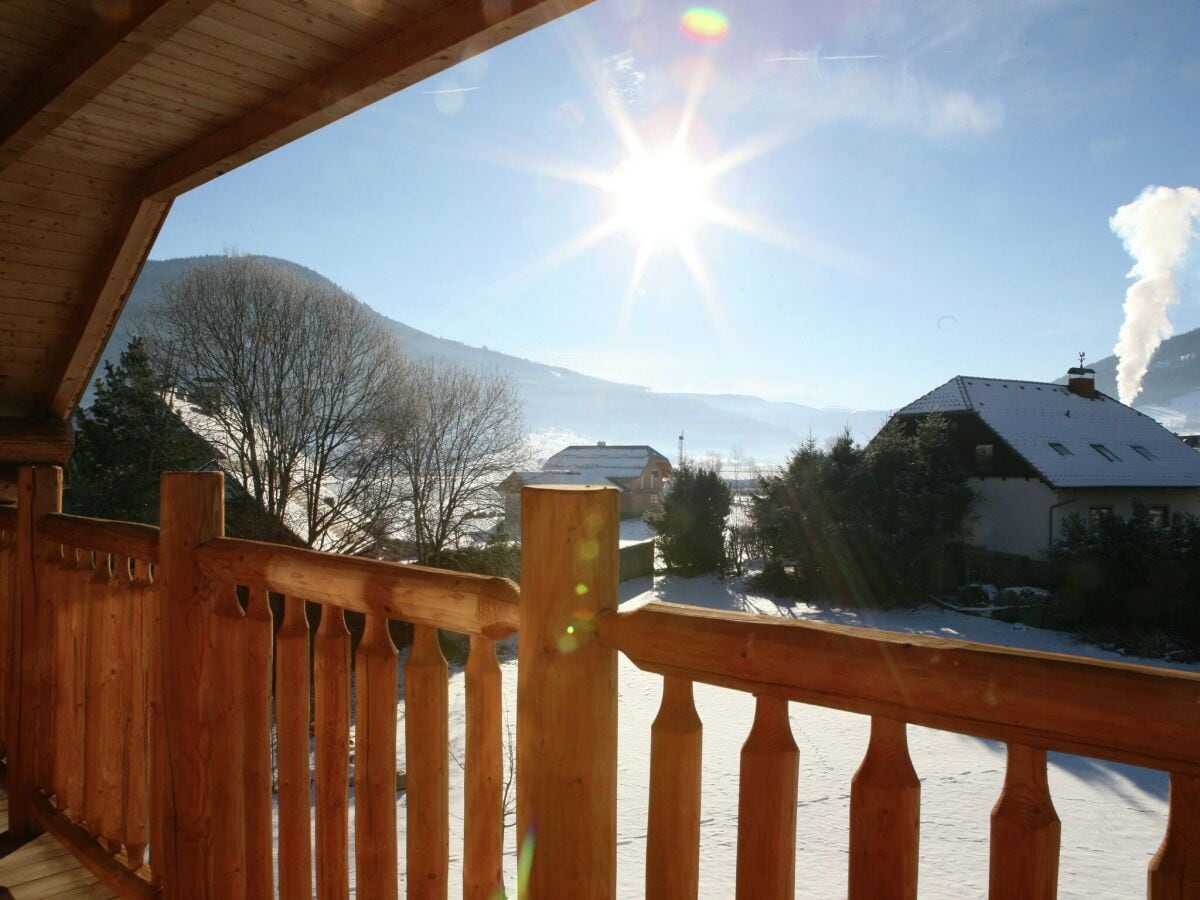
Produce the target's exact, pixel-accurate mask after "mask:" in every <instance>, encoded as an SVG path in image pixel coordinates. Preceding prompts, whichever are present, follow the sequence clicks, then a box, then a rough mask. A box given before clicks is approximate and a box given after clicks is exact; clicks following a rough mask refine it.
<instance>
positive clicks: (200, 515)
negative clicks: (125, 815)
mask: <svg viewBox="0 0 1200 900" xmlns="http://www.w3.org/2000/svg"><path fill="white" fill-rule="evenodd" d="M224 491H225V489H224V479H223V476H222V475H221V473H220V472H166V473H164V474H163V476H162V482H161V494H160V501H159V503H160V506H159V528H160V531H159V550H158V555H159V574H158V577H159V578H160V579H161V580H160V581H159V587H160V593H159V597H160V603H161V615H162V633H161V642H162V652H161V653H160V657H159V658H160V660H161V665H162V694H163V733H164V734H165V736H166V746H165V747H164V748H161V750H162V752H164V754H165V757H164V759H163V782H164V788H163V799H162V802H163V807H164V808H163V810H162V819H163V838H164V843H165V845H166V846H165V847H164V848H163V851H162V853H161V855H158V856H157V859H159V860H161V864H162V866H163V872H162V875H163V894H164V897H165V898H166V900H193V898H209V897H215V896H217V895H218V893H224V889H223V888H221V887H220V886H219V885H218V884H217V883H216V881H215V878H214V874H215V875H219V874H220V873H213V872H212V857H213V842H214V835H213V790H212V778H213V773H212V772H211V770H210V765H209V761H210V757H211V752H212V747H211V741H212V722H211V721H210V719H211V718H212V714H211V711H210V708H209V706H210V705H209V703H208V697H207V691H208V685H209V681H210V678H211V674H212V673H211V672H210V671H209V669H210V667H211V664H210V659H211V654H210V646H209V640H210V630H211V624H212V623H211V619H212V614H213V605H214V600H215V593H216V592H215V589H214V588H215V586H214V583H213V582H212V581H210V580H209V579H208V578H206V577H205V576H204V575H203V573H201V571H200V568H199V566H198V565H197V562H196V549H197V548H198V547H200V546H201V545H202V544H204V543H205V542H207V541H210V540H212V539H213V538H218V537H221V536H223V535H224V533H225V511H224ZM217 776H218V777H221V778H236V779H239V780H240V779H241V778H242V773H241V772H221V773H217Z"/></svg>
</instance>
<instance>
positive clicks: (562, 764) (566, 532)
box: [410, 487, 620, 900]
mask: <svg viewBox="0 0 1200 900" xmlns="http://www.w3.org/2000/svg"><path fill="white" fill-rule="evenodd" d="M618 505H619V494H618V491H617V489H616V488H600V487H579V488H567V487H525V488H524V489H523V490H522V491H521V509H522V515H521V546H522V559H521V607H520V612H521V617H520V624H521V665H520V666H518V669H517V784H518V786H519V790H518V792H517V835H518V841H519V842H520V843H521V844H526V842H529V841H532V840H533V839H534V837H535V835H534V832H533V829H534V827H535V826H536V841H537V848H536V851H535V852H534V855H533V864H532V868H531V870H530V873H529V881H528V886H527V889H528V892H529V893H528V896H529V897H538V898H541V897H545V898H551V897H570V898H577V900H614V898H615V897H616V854H617V846H616V815H617V809H616V807H617V791H616V781H617V658H616V653H615V652H613V651H612V650H611V649H610V648H608V647H605V646H604V645H603V644H601V643H600V641H598V640H596V639H595V634H594V625H595V622H596V620H597V618H599V617H601V616H603V615H605V614H611V613H609V611H610V610H615V609H616V606H617V544H618V540H617V527H618V521H619V517H620V514H619V510H618ZM410 790H411V788H410ZM526 846H528V845H527V844H526Z"/></svg>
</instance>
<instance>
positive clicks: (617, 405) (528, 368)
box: [84, 257, 887, 463]
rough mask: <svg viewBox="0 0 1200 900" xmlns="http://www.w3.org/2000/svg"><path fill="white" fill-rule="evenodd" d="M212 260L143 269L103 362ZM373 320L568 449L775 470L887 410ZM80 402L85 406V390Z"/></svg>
mask: <svg viewBox="0 0 1200 900" xmlns="http://www.w3.org/2000/svg"><path fill="white" fill-rule="evenodd" d="M211 258H212V257H191V258H188V259H169V260H152V261H150V262H148V263H146V267H145V269H143V271H142V274H141V277H140V278H139V279H138V282H137V284H136V285H135V286H134V289H133V292H132V293H131V295H130V298H129V301H128V303H127V304H126V307H125V311H124V312H123V313H122V316H121V320H120V322H119V323H118V325H117V328H116V330H115V331H114V333H113V337H112V339H111V340H110V341H109V344H108V346H107V347H106V348H105V351H104V356H103V357H102V359H104V360H112V361H114V362H115V361H116V359H117V357H118V356H119V355H120V351H121V348H123V347H124V346H125V345H126V343H128V341H129V337H130V336H131V335H132V334H136V333H138V332H139V331H141V330H143V329H144V328H145V327H146V321H147V316H148V313H149V310H150V309H151V307H152V306H153V305H154V304H155V303H156V302H158V299H159V292H160V290H161V287H162V285H163V284H165V283H167V282H169V281H171V280H172V279H174V278H177V277H179V276H180V275H181V274H183V272H185V271H186V270H187V268H188V267H189V266H193V265H195V264H196V263H198V262H201V261H203V260H205V259H211ZM278 262H282V263H284V264H285V265H287V266H289V267H290V268H292V269H293V270H295V271H296V272H298V273H299V274H301V275H303V276H304V277H307V278H312V279H314V280H317V281H321V282H326V283H328V281H329V280H328V279H327V278H325V277H324V276H322V275H320V274H319V273H317V272H314V271H312V270H311V269H307V268H305V267H304V266H300V265H297V264H295V263H291V262H287V261H286V260H278ZM380 319H381V320H382V321H383V323H384V324H385V325H386V326H387V327H388V328H389V329H390V330H391V331H392V332H393V333H394V334H395V335H396V337H397V339H398V341H399V343H400V346H401V347H402V349H403V350H404V351H405V352H406V353H408V354H409V355H410V356H413V357H416V358H420V359H441V360H445V361H446V362H449V363H453V364H456V365H463V366H470V367H472V368H482V369H488V370H493V369H494V370H498V371H501V372H504V373H506V374H508V375H509V376H510V377H511V378H513V380H514V381H516V383H517V384H518V385H519V386H520V389H521V392H522V394H523V397H524V401H525V417H526V422H527V425H528V428H529V431H530V432H531V433H534V434H542V433H547V432H551V433H561V434H569V435H571V436H572V441H573V442H592V441H607V442H608V443H610V444H650V445H651V446H653V447H655V448H656V449H657V450H659V451H660V452H662V453H664V454H666V455H667V456H669V457H670V458H671V459H674V458H675V457H676V455H677V446H678V436H679V433H680V432H681V431H682V432H683V434H684V436H685V449H686V452H687V454H688V455H689V456H693V457H703V456H705V455H707V454H709V453H716V454H720V455H722V456H727V455H729V454H730V452H731V451H732V450H733V449H734V448H735V447H736V448H739V449H740V450H741V451H742V452H743V453H744V455H745V456H748V457H750V458H753V459H754V460H756V461H757V462H760V463H779V462H783V461H784V460H785V459H786V458H787V456H788V454H789V453H790V452H791V451H792V450H794V449H795V448H796V446H797V445H799V444H800V442H801V441H803V440H804V439H806V438H807V437H808V436H809V435H810V434H811V435H812V436H813V437H815V438H816V439H817V440H818V441H821V440H824V439H825V438H827V437H830V436H832V435H835V434H838V433H839V432H841V431H842V429H844V428H846V427H849V428H850V429H851V430H852V431H853V433H854V435H855V436H856V437H857V438H858V439H860V440H867V439H868V438H870V437H871V436H872V435H874V434H875V432H876V431H877V430H878V429H879V428H880V427H881V426H882V425H883V423H884V421H886V419H887V414H886V413H885V412H882V411H874V410H853V409H842V408H822V409H818V408H813V407H808V406H802V405H800V404H797V403H779V402H773V401H769V400H763V399H761V398H759V397H749V396H741V395H733V394H728V395H726V394H722V395H706V394H671V393H659V392H657V391H652V390H650V389H648V388H645V387H640V386H638V385H633V384H620V383H617V382H613V381H605V380H603V379H600V378H592V377H590V376H588V375H582V374H580V373H579V372H574V371H571V370H570V369H563V368H559V367H556V366H547V365H543V364H541V363H536V362H532V361H530V360H527V359H521V358H519V357H516V356H509V355H507V354H504V353H498V352H496V351H494V350H489V349H487V348H484V347H472V346H469V345H467V344H463V343H460V342H458V341H451V340H446V339H444V338H439V337H434V336H433V335H431V334H426V333H425V332H423V331H418V330H417V329H415V328H410V327H409V326H408V325H405V324H403V323H401V322H397V321H394V320H392V319H388V318H386V317H385V316H380ZM98 371H102V370H98ZM84 402H85V404H86V403H88V402H90V392H89V396H86V397H85V399H84ZM554 449H559V448H557V447H556V448H554ZM551 452H553V451H551Z"/></svg>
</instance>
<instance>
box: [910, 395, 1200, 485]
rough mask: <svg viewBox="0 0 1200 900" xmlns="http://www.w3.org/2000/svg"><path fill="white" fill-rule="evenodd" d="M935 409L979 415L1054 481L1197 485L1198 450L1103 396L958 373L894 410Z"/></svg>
mask: <svg viewBox="0 0 1200 900" xmlns="http://www.w3.org/2000/svg"><path fill="white" fill-rule="evenodd" d="M930 413H943V414H947V415H956V414H973V415H976V416H978V417H979V419H980V420H981V421H982V422H983V423H984V424H985V425H987V426H988V427H989V428H991V429H992V430H993V431H994V432H995V433H996V434H997V436H999V437H1000V439H1001V440H1003V441H1004V442H1005V443H1007V444H1008V445H1009V446H1010V447H1012V449H1013V450H1014V451H1015V452H1016V453H1018V454H1019V455H1020V456H1021V457H1023V458H1024V459H1025V460H1026V461H1027V462H1028V463H1029V464H1030V465H1031V466H1032V467H1033V468H1034V469H1035V470H1036V471H1037V472H1038V473H1039V474H1040V475H1041V476H1042V478H1043V479H1044V480H1045V481H1046V483H1047V484H1049V485H1050V486H1051V487H1055V488H1082V487H1200V453H1197V452H1196V451H1195V450H1193V449H1192V448H1191V447H1189V446H1188V445H1187V444H1185V443H1184V442H1183V441H1182V440H1180V439H1179V438H1178V437H1177V436H1176V435H1174V434H1172V433H1171V432H1170V431H1168V430H1167V429H1165V428H1163V427H1162V426H1161V425H1159V424H1158V423H1157V422H1155V421H1154V420H1153V419H1151V418H1150V417H1149V416H1146V415H1143V414H1142V413H1140V412H1138V411H1137V410H1135V409H1133V408H1131V407H1129V406H1126V405H1125V404H1123V403H1120V402H1118V401H1117V400H1114V399H1113V398H1111V397H1109V396H1107V395H1105V394H1101V393H1097V394H1096V396H1095V397H1094V398H1091V399H1089V398H1087V397H1081V396H1079V395H1077V394H1074V393H1072V392H1071V391H1070V390H1068V388H1067V387H1066V386H1065V385H1061V384H1050V383H1047V382H1038V381H1014V380H1009V379H996V378H975V377H970V376H963V375H959V376H957V377H955V378H952V379H950V380H949V381H948V382H946V383H945V384H943V385H941V386H940V387H938V388H935V389H934V390H932V391H930V392H929V393H928V394H925V395H924V396H922V397H919V398H918V399H916V400H914V401H913V402H912V403H910V404H908V405H907V406H905V407H904V408H903V409H901V410H899V411H898V412H897V413H896V415H897V416H902V417H909V416H919V415H927V414H930Z"/></svg>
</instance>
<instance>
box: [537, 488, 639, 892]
mask: <svg viewBox="0 0 1200 900" xmlns="http://www.w3.org/2000/svg"><path fill="white" fill-rule="evenodd" d="M521 510H522V515H521V606H520V630H521V648H520V654H521V658H520V666H519V667H518V670H517V694H518V699H517V784H518V787H519V790H518V792H517V835H518V840H519V841H520V842H521V848H522V851H526V850H530V851H532V866H531V867H530V869H529V874H528V883H527V884H526V885H524V886H523V887H524V891H523V893H522V896H525V897H529V898H532V900H560V898H570V900H612V898H615V897H616V892H617V888H616V862H617V821H616V820H617V656H616V651H615V650H613V649H612V648H611V647H606V646H605V645H603V644H602V643H601V642H600V641H599V640H597V639H596V635H595V633H594V628H595V624H596V619H597V618H599V617H600V616H604V615H608V614H609V613H610V611H612V610H615V609H616V607H617V546H618V540H617V529H618V523H619V521H620V516H619V492H618V491H617V489H616V488H608V487H603V488H601V487H574V488H573V487H560V486H555V487H549V486H545V487H542V486H538V487H534V486H527V487H525V488H523V489H522V490H521ZM521 874H524V873H521Z"/></svg>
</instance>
